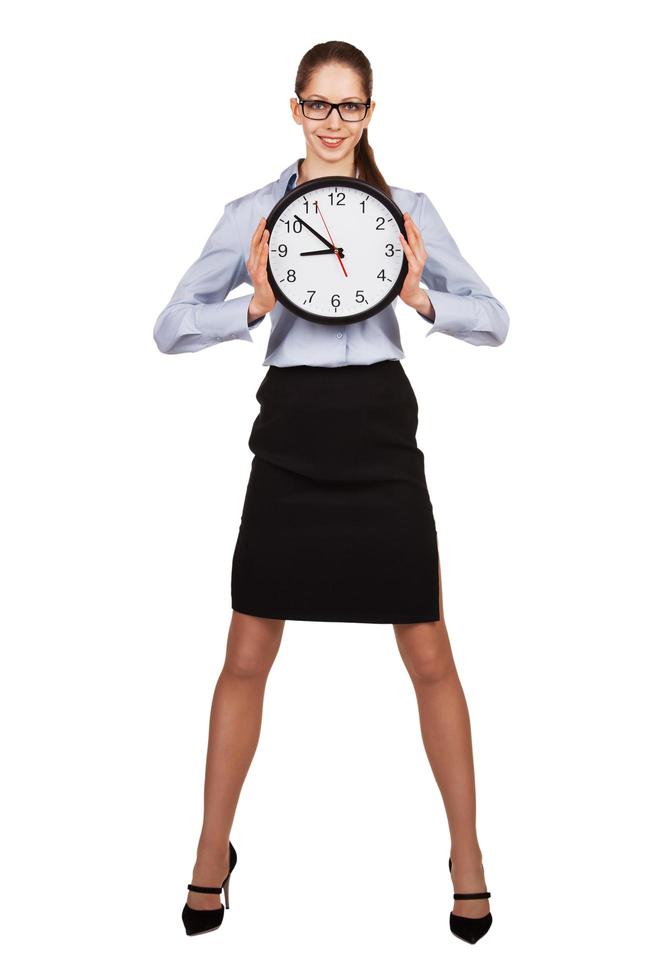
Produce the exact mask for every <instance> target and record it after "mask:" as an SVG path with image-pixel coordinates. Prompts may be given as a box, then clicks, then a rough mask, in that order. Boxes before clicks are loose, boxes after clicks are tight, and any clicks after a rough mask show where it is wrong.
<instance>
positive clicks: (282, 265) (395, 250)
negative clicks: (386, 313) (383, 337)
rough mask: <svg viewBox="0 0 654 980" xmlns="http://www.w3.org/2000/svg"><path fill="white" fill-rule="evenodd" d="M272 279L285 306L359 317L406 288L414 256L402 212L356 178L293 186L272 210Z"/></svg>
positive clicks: (322, 316)
mask: <svg viewBox="0 0 654 980" xmlns="http://www.w3.org/2000/svg"><path fill="white" fill-rule="evenodd" d="M266 227H267V228H268V230H269V232H270V237H269V241H268V280H269V282H270V285H271V288H272V290H273V292H274V294H275V296H276V297H277V299H278V300H279V302H280V303H282V304H283V305H284V306H285V307H287V309H289V310H290V311H291V312H292V313H294V314H295V315H296V316H299V317H303V318H304V319H306V320H313V321H315V322H317V323H339V324H344V323H355V322H356V321H358V320H366V319H367V318H368V317H370V316H374V315H375V314H376V313H379V312H381V310H383V309H384V307H385V306H388V304H389V303H391V302H392V301H393V300H394V299H395V297H396V296H397V294H398V293H399V292H400V290H401V289H402V284H403V283H404V279H405V277H406V274H407V271H408V268H409V266H408V262H407V259H406V256H405V254H404V249H403V248H402V243H401V242H400V235H399V233H400V232H402V234H403V235H404V237H405V238H406V229H405V227H404V221H403V219H402V212H401V211H400V209H399V208H398V206H397V205H396V204H395V202H394V201H392V200H391V199H390V198H388V197H387V196H386V195H385V194H384V193H383V192H382V191H380V190H379V189H378V188H377V187H373V186H372V184H368V183H367V182H366V181H363V180H357V179H356V178H354V177H330V178H326V177H320V178H318V179H317V180H309V181H307V182H306V183H304V184H300V186H299V187H294V188H293V189H292V190H291V191H289V193H288V194H286V195H285V196H284V197H283V198H282V199H281V200H280V201H278V202H277V204H276V205H275V207H274V208H273V209H272V211H271V212H270V215H269V216H268V221H267V223H266Z"/></svg>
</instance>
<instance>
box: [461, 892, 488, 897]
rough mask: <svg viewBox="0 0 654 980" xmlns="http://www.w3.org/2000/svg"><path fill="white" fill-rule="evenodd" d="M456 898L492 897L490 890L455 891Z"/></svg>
mask: <svg viewBox="0 0 654 980" xmlns="http://www.w3.org/2000/svg"><path fill="white" fill-rule="evenodd" d="M454 898H490V892H454Z"/></svg>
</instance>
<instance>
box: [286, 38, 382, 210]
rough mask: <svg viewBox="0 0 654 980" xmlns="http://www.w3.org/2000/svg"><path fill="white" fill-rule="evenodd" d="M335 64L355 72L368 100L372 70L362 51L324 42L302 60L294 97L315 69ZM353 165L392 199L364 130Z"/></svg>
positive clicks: (343, 43)
mask: <svg viewBox="0 0 654 980" xmlns="http://www.w3.org/2000/svg"><path fill="white" fill-rule="evenodd" d="M333 62H336V63H337V64H341V65H346V66H347V67H348V68H351V69H352V70H353V71H355V72H356V73H357V74H358V76H359V79H360V81H361V85H362V88H363V91H364V92H365V96H366V100H368V99H371V98H372V68H371V66H370V62H369V61H368V59H367V58H366V56H365V54H364V53H363V51H360V50H359V49H358V48H355V47H354V45H353V44H348V43H347V41H324V42H323V43H322V44H314V46H313V47H312V48H309V50H308V51H307V52H306V54H305V55H304V56H303V58H302V60H301V62H300V64H299V66H298V70H297V74H296V76H295V94H296V95H297V97H298V99H299V98H300V92H302V91H303V90H306V88H307V86H308V84H309V82H310V81H311V76H312V75H313V73H314V71H315V70H316V69H317V68H321V67H322V66H323V65H326V64H331V63H333ZM354 163H355V167H357V168H358V170H359V179H360V180H366V181H367V182H368V183H369V184H372V185H373V186H374V187H378V188H379V189H380V190H381V191H383V192H384V194H386V195H387V197H390V198H391V199H392V198H393V195H392V194H391V189H390V187H389V186H388V184H387V183H386V181H385V180H384V177H383V175H382V172H381V170H380V169H379V167H378V166H377V164H376V163H375V154H374V152H373V149H372V147H371V145H370V143H369V142H368V129H367V128H366V129H364V131H363V133H362V135H361V139H360V140H359V142H358V143H357V145H356V147H355V149H354Z"/></svg>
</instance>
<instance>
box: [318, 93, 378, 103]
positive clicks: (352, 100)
mask: <svg viewBox="0 0 654 980" xmlns="http://www.w3.org/2000/svg"><path fill="white" fill-rule="evenodd" d="M307 99H323V101H324V102H329V99H328V98H327V96H325V95H315V94H314V95H307ZM365 101H366V100H365V99H360V98H359V96H358V95H352V96H349V97H348V98H347V99H341V102H365Z"/></svg>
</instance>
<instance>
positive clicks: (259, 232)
mask: <svg viewBox="0 0 654 980" xmlns="http://www.w3.org/2000/svg"><path fill="white" fill-rule="evenodd" d="M269 237H270V232H269V231H268V229H267V228H266V219H265V218H261V220H260V221H259V224H258V225H257V227H256V228H255V230H254V235H253V236H252V241H251V242H250V257H249V259H248V261H247V262H246V263H245V265H246V268H247V270H248V273H249V275H250V279H251V280H252V285H253V286H254V296H253V297H252V299H251V301H250V305H249V307H248V314H249V315H250V316H251V317H252V319H257V318H258V317H261V316H265V315H266V313H270V311H271V310H272V308H273V306H274V305H275V303H276V302H277V297H276V296H275V294H274V293H273V291H272V289H271V288H270V283H269V281H268V272H267V266H268V239H269Z"/></svg>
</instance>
